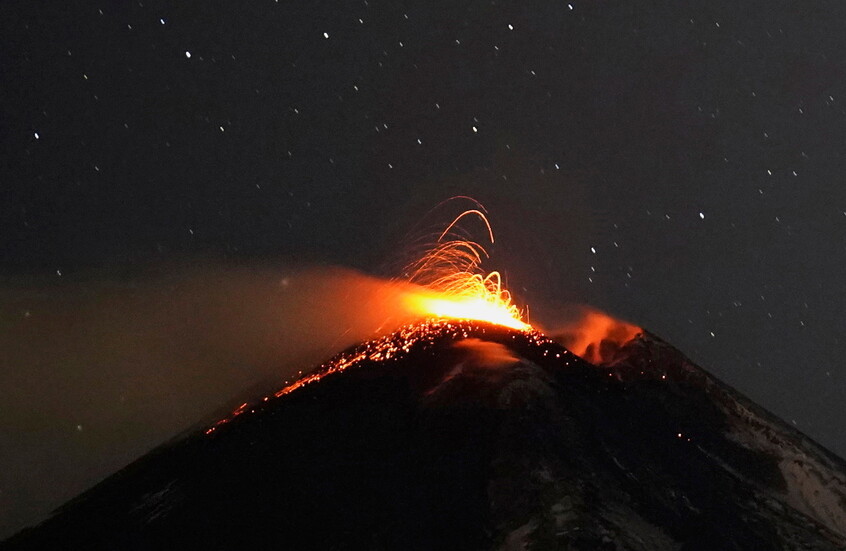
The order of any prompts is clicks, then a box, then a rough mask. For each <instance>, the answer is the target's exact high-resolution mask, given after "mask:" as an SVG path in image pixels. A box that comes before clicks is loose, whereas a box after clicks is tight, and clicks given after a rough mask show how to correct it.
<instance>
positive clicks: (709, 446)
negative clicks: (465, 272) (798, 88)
mask: <svg viewBox="0 0 846 551" xmlns="http://www.w3.org/2000/svg"><path fill="white" fill-rule="evenodd" d="M844 473H846V465H844V462H843V461H842V460H841V459H839V458H837V457H836V456H834V455H832V454H831V453H829V452H827V451H826V450H824V449H823V448H821V447H820V446H818V445H817V444H815V443H814V442H812V441H811V440H810V439H808V438H807V437H805V436H804V435H802V434H801V433H799V432H797V431H796V430H795V429H793V428H791V427H789V426H787V425H786V424H785V423H783V422H782V421H780V420H779V419H777V418H775V417H774V416H772V415H770V414H769V413H767V412H766V411H764V410H763V409H761V408H760V407H757V406H756V405H754V404H753V403H751V402H750V401H749V400H748V399H746V398H744V397H743V396H741V395H740V394H739V393H737V392H736V391H734V390H732V389H731V388H729V387H727V386H726V385H724V384H722V383H720V382H719V381H717V380H716V379H715V378H713V377H712V376H710V375H709V374H707V373H706V372H705V371H703V370H702V369H700V368H698V367H696V366H695V365H693V364H692V363H691V362H690V361H689V360H687V359H686V358H685V357H684V356H683V355H682V354H681V353H679V352H678V351H676V350H675V349H673V348H672V347H670V346H669V345H667V344H666V343H664V342H662V341H661V340H659V339H658V338H657V337H654V336H652V335H649V334H643V335H641V336H639V337H637V338H635V339H634V340H632V341H630V342H628V343H627V344H626V345H624V346H623V347H622V348H620V349H618V350H617V351H616V353H615V354H614V355H613V359H612V360H611V361H609V362H608V363H607V364H606V365H601V366H597V365H592V364H589V363H587V362H584V361H582V360H580V359H579V358H577V357H576V356H574V355H573V354H572V353H571V352H569V351H568V350H566V349H565V348H564V347H562V346H560V345H558V344H556V343H555V342H553V341H551V340H550V339H548V338H546V337H545V336H543V335H541V334H539V333H531V332H521V331H514V330H510V329H505V328H502V327H496V326H491V325H486V324H483V323H476V322H445V321H438V322H426V323H422V324H420V325H416V326H410V327H406V328H403V329H402V330H400V331H398V332H397V333H395V334H393V335H391V336H389V337H386V338H384V339H381V340H378V341H373V342H371V343H365V344H363V345H361V346H359V347H357V348H355V349H351V350H348V351H346V352H344V353H342V354H341V355H339V356H338V357H336V358H335V359H333V360H332V361H330V362H328V363H327V364H324V365H323V366H321V367H320V368H318V370H317V371H316V372H315V373H314V374H312V375H310V376H305V377H304V378H303V379H301V380H300V382H298V383H294V384H293V385H290V386H289V387H286V388H284V389H282V390H281V391H279V392H278V393H276V395H269V396H266V397H259V398H258V399H257V400H256V401H255V402H248V403H247V404H245V405H243V406H241V407H239V408H238V409H237V410H236V411H235V412H234V413H233V415H231V416H229V417H227V418H226V419H223V420H222V421H220V422H218V423H217V424H213V425H207V426H204V427H202V428H201V429H198V430H197V431H195V432H193V433H189V434H188V435H187V436H184V437H182V438H180V439H177V440H175V441H173V442H171V443H168V444H166V445H164V446H162V447H160V448H158V449H156V450H155V451H153V452H151V453H150V454H148V455H146V456H144V457H142V458H141V459H139V460H138V461H136V462H135V463H133V464H132V465H130V466H128V467H127V468H125V469H123V470H122V471H120V472H118V473H117V474H115V475H113V476H112V477H110V478H108V479H106V480H105V481H104V482H102V483H101V484H99V485H98V486H96V487H94V488H93V489H91V490H89V491H88V492H86V493H84V494H82V495H81V496H80V497H78V498H76V499H75V500H73V501H71V502H70V503H68V504H67V505H65V506H64V507H63V508H61V509H60V510H59V511H57V512H56V513H55V514H54V516H53V517H52V518H50V519H48V520H47V521H45V522H44V523H42V524H41V525H39V526H37V527H35V528H31V529H28V530H25V531H24V532H22V533H20V534H18V535H17V536H15V537H13V538H11V539H10V540H8V541H7V542H5V544H4V545H0V547H2V549H5V550H11V549H15V550H19V549H181V548H191V549H194V548H206V549H235V548H240V549H245V548H246V549H250V548H254V547H255V548H258V547H259V546H261V547H267V546H272V547H274V548H282V549H462V550H470V549H515V550H517V549H585V550H588V549H591V550H592V549H615V550H621V549H631V550H647V549H648V550H662V549H684V550H693V549H703V550H704V549H708V550H722V549H754V550H767V549H843V548H846V537H844V535H846V505H844V500H846V498H845V497H844V496H846V474H844Z"/></svg>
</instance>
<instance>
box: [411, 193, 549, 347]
mask: <svg viewBox="0 0 846 551" xmlns="http://www.w3.org/2000/svg"><path fill="white" fill-rule="evenodd" d="M466 216H476V217H478V218H479V219H480V220H481V221H482V222H483V223H484V225H485V228H486V229H487V233H488V237H489V239H490V241H491V243H493V241H494V238H493V231H492V230H491V225H490V223H489V222H488V218H487V216H485V212H484V209H483V208H482V207H481V205H479V208H478V209H471V210H466V211H464V212H462V213H461V214H460V215H458V217H457V218H455V219H454V220H453V221H452V223H450V224H449V225H448V226H447V228H446V229H445V230H444V231H443V232H442V233H441V234H440V236H439V237H438V239H437V241H436V242H435V245H434V246H433V247H432V248H431V249H430V250H429V251H428V252H427V253H426V254H424V255H423V257H422V258H421V259H420V260H418V261H417V262H415V263H413V264H412V265H411V266H409V268H408V270H407V272H408V273H409V274H410V276H409V279H410V281H411V282H412V283H416V284H418V285H421V286H422V287H424V288H425V289H424V290H423V291H422V292H421V293H419V294H412V295H409V296H408V298H407V305H408V307H409V308H411V309H412V310H413V311H416V312H419V313H420V315H421V316H425V317H436V318H452V319H466V320H474V321H486V322H488V323H493V324H496V325H503V326H505V327H510V328H511V329H517V330H520V331H528V330H530V329H532V326H531V325H529V324H528V323H526V322H525V321H523V316H522V313H521V312H520V309H519V308H517V306H516V305H514V303H513V302H512V300H511V294H510V293H509V292H508V291H507V290H506V289H504V288H503V286H502V277H501V276H500V274H499V272H490V273H489V274H487V275H484V273H483V271H482V268H481V264H482V261H483V260H484V259H486V258H487V257H488V253H487V251H486V250H485V249H484V247H482V246H481V245H479V244H478V243H476V242H475V241H471V240H467V239H461V238H460V237H458V236H456V235H455V234H454V233H453V232H452V230H453V228H455V227H456V224H457V223H458V222H459V221H460V220H461V219H462V218H464V217H466Z"/></svg>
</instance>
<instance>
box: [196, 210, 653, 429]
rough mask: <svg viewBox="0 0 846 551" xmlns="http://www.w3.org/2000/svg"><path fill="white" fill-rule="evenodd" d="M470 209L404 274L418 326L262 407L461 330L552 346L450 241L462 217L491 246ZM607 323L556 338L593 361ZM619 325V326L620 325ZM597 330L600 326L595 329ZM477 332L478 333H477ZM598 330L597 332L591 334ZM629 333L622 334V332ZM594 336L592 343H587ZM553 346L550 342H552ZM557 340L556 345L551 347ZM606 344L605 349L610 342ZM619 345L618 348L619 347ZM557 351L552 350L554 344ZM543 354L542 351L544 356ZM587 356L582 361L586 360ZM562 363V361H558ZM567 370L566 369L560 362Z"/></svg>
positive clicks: (353, 352)
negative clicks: (494, 331)
mask: <svg viewBox="0 0 846 551" xmlns="http://www.w3.org/2000/svg"><path fill="white" fill-rule="evenodd" d="M474 203H475V204H476V205H477V207H478V208H475V209H470V210H466V211H464V212H463V213H461V214H460V215H459V216H458V217H457V218H455V219H454V220H453V221H452V223H451V224H449V225H448V226H447V227H446V229H445V230H444V231H443V232H441V233H440V235H439V236H438V237H437V239H436V240H435V242H434V244H433V245H431V246H429V247H428V248H427V251H426V253H425V254H423V255H422V256H421V258H420V259H419V260H417V261H416V262H414V263H412V264H411V265H410V266H408V267H407V268H406V276H407V278H408V281H407V282H406V284H407V283H410V284H411V286H410V287H405V285H402V287H403V290H402V291H401V294H402V303H403V307H404V308H405V309H406V310H407V311H408V312H410V313H412V315H413V317H416V318H417V319H418V321H417V322H416V323H412V324H410V325H405V326H403V327H401V328H400V329H398V330H396V331H395V332H393V333H391V334H389V335H386V336H382V337H380V338H376V339H373V340H370V341H368V342H365V343H363V344H361V345H359V346H357V347H354V348H352V349H349V350H347V351H345V352H342V353H341V354H339V355H337V356H335V357H334V358H332V359H331V360H329V361H328V362H326V363H324V364H323V365H321V366H320V367H319V368H317V369H316V370H314V371H312V372H311V373H309V374H306V375H303V376H301V377H299V378H298V379H296V380H295V381H293V382H292V383H290V384H286V386H284V387H283V388H282V389H281V390H279V391H278V392H276V393H275V394H273V395H270V396H265V397H264V398H263V399H262V401H263V402H268V401H270V400H271V399H272V398H274V397H275V398H279V397H282V396H284V395H286V394H290V393H291V392H293V391H295V390H297V389H299V388H302V387H304V386H307V385H310V384H312V383H316V382H318V381H320V380H321V379H323V378H324V377H326V376H327V375H331V374H335V373H340V372H343V371H346V370H347V369H348V368H350V367H353V366H356V365H358V364H361V363H362V362H368V361H370V362H383V361H389V360H394V359H398V358H400V357H402V356H404V355H406V354H408V353H409V351H410V350H411V349H412V348H414V347H416V346H424V347H426V346H428V345H429V344H431V343H433V342H435V341H437V340H439V339H441V338H444V337H447V338H450V339H453V340H461V339H466V338H468V337H469V333H468V332H474V331H481V332H482V333H484V331H485V329H484V327H485V326H486V325H491V326H500V327H504V328H508V329H511V330H515V331H517V335H520V336H521V337H520V338H522V339H527V340H528V341H530V342H532V343H534V344H536V345H543V346H547V345H550V344H552V343H554V342H555V341H554V340H553V339H550V338H549V337H547V336H546V335H544V334H543V333H541V332H540V331H538V330H536V329H535V328H534V327H532V326H531V325H530V324H529V323H528V322H526V321H525V320H524V319H523V314H522V312H521V311H520V309H519V308H518V307H517V306H516V305H515V304H514V302H513V300H512V297H511V294H510V293H509V292H508V290H506V289H505V288H504V287H503V284H502V277H501V276H500V274H499V272H490V273H487V274H485V272H484V271H483V270H482V262H483V261H484V260H485V259H486V258H488V253H487V251H486V250H485V248H484V247H483V246H482V245H480V244H479V243H477V242H475V241H472V240H469V239H464V238H462V236H461V235H458V233H457V231H456V229H457V224H458V223H459V222H460V221H461V220H462V219H463V218H465V217H477V218H478V219H479V220H480V221H481V222H482V223H483V224H484V227H485V229H486V230H487V234H488V238H489V239H490V242H491V243H493V242H494V237H493V231H492V230H491V225H490V223H489V222H488V219H487V216H486V213H485V211H484V208H483V207H482V206H481V205H479V204H478V203H477V202H475V201H474ZM605 318H607V320H610V321H609V323H608V324H604V325H603V324H597V323H596V320H597V319H599V318H597V316H589V317H586V318H585V319H583V320H582V321H583V322H584V323H583V324H581V323H580V324H576V325H577V326H578V328H580V329H586V331H580V332H578V333H576V332H575V331H574V330H572V328H568V329H565V330H564V332H563V333H562V335H561V336H562V338H563V339H569V338H571V337H573V340H574V343H573V344H575V345H576V348H577V349H578V350H576V349H573V350H574V351H575V352H576V355H579V356H582V357H583V358H586V359H589V360H591V361H597V360H601V359H602V358H601V356H600V353H601V346H602V345H603V344H604V343H607V342H609V341H607V339H606V337H607V336H608V335H609V331H610V328H613V327H616V326H614V324H613V323H611V322H613V321H614V320H613V318H610V317H608V316H605V317H604V318H602V319H603V320H604V319H605ZM620 323H622V322H620ZM599 325H602V327H599ZM625 326H626V331H623V333H625V334H621V335H617V333H616V332H612V333H614V336H617V337H624V338H625V340H628V338H631V337H632V336H633V335H634V334H636V333H637V332H639V329H638V328H636V327H634V326H630V325H628V324H625ZM480 328H481V329H480ZM598 329H602V331H600V330H598ZM629 329H630V330H629ZM593 337H596V339H595V340H596V342H593V341H592V340H591V339H592V338H593ZM556 340H558V339H556ZM559 342H561V341H559ZM612 344H613V343H612ZM619 344H622V343H619ZM558 346H559V347H560V345H558ZM561 350H562V351H563V352H557V353H556V358H562V354H565V353H566V354H565V355H572V352H570V351H569V350H566V349H564V348H562V349H561ZM547 353H548V351H545V352H544V356H546V354H547ZM588 356H589V358H588ZM562 361H565V362H569V360H566V359H562ZM567 365H569V363H567ZM261 407H262V404H261V403H259V404H256V405H254V406H251V407H250V406H249V404H246V403H245V404H241V406H239V407H238V408H237V409H236V410H235V411H233V412H232V414H231V415H230V416H229V417H227V418H224V419H221V420H220V421H218V422H217V423H216V424H215V425H214V426H212V427H211V428H209V429H208V430H207V431H206V434H211V433H212V432H214V431H215V430H216V429H217V428H218V427H219V426H220V425H222V424H224V423H227V422H228V421H230V420H232V419H234V418H235V417H238V416H240V415H242V414H244V413H253V412H255V411H256V410H257V409H260V408H261Z"/></svg>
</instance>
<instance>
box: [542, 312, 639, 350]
mask: <svg viewBox="0 0 846 551" xmlns="http://www.w3.org/2000/svg"><path fill="white" fill-rule="evenodd" d="M642 332H643V329H641V328H640V327H638V326H636V325H632V324H631V323H628V322H625V321H622V320H618V319H616V318H613V317H611V316H609V315H608V314H605V313H603V312H600V311H598V310H591V309H586V310H584V312H583V313H582V316H581V317H580V318H579V319H578V320H576V321H575V322H572V323H570V324H568V325H567V326H566V327H565V328H564V329H563V330H560V331H555V332H553V333H552V337H553V339H554V340H556V341H559V342H560V343H561V344H563V345H564V346H566V347H567V348H568V349H570V350H572V351H573V353H575V354H576V355H577V356H579V357H580V358H582V359H584V360H587V361H589V362H591V363H593V364H600V363H603V362H608V361H610V360H611V359H612V358H611V357H612V355H613V352H614V351H616V350H617V349H618V348H620V347H621V346H623V345H624V344H626V343H627V342H628V341H630V340H632V339H633V338H635V337H636V336H637V335H638V334H640V333H642Z"/></svg>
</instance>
